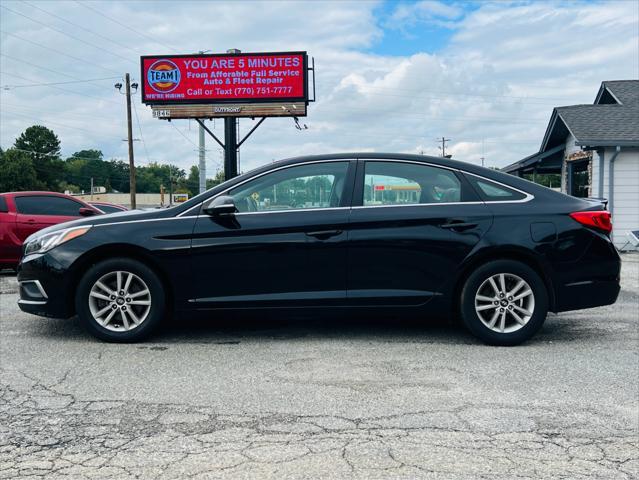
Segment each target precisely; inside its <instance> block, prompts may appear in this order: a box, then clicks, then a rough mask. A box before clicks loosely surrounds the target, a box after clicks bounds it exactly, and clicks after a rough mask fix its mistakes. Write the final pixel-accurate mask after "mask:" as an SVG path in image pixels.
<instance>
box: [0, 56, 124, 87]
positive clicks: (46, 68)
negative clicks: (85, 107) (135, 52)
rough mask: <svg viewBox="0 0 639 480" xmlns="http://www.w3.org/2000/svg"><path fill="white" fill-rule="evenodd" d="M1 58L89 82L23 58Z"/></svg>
mask: <svg viewBox="0 0 639 480" xmlns="http://www.w3.org/2000/svg"><path fill="white" fill-rule="evenodd" d="M0 56H2V57H6V58H10V59H11V60H13V61H16V62H20V63H24V64H25V65H30V66H32V67H35V68H40V69H42V70H46V71H47V72H51V73H55V74H57V75H62V76H63V77H67V78H72V79H74V80H80V81H83V82H84V81H88V80H82V79H81V78H78V77H75V76H73V75H69V74H68V73H64V72H60V71H58V70H53V69H52V68H48V67H43V66H42V65H38V64H36V63H31V62H27V61H26V60H23V59H21V58H17V57H12V56H11V55H7V54H6V53H0ZM108 78H111V79H115V78H121V77H119V76H118V77H108ZM88 82H89V83H92V82H91V81H88ZM96 86H99V87H100V88H103V85H99V84H97V83H96Z"/></svg>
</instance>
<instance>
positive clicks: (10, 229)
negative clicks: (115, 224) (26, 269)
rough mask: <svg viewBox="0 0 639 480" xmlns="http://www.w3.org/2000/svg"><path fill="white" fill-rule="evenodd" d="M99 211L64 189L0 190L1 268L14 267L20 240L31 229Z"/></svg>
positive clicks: (18, 253)
mask: <svg viewBox="0 0 639 480" xmlns="http://www.w3.org/2000/svg"><path fill="white" fill-rule="evenodd" d="M100 214H102V212H101V211H100V210H98V209H97V208H95V207H92V206H91V205H89V204H88V203H85V202H83V201H82V200H78V199H77V198H73V197H71V196H69V195H64V194H63V193H55V192H10V193H0V269H1V268H15V267H16V265H17V264H18V262H19V260H20V255H21V250H22V243H23V242H24V240H25V239H26V238H27V237H28V236H29V235H31V234H32V233H35V232H37V231H38V230H42V229H43V228H46V227H50V226H51V225H56V224H58V223H63V222H68V221H70V220H77V219H78V218H80V217H88V216H91V215H100Z"/></svg>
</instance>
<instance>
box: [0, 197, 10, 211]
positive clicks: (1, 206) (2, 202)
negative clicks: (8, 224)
mask: <svg viewBox="0 0 639 480" xmlns="http://www.w3.org/2000/svg"><path fill="white" fill-rule="evenodd" d="M8 211H9V208H8V207H7V199H6V198H4V197H0V213H6V212H8Z"/></svg>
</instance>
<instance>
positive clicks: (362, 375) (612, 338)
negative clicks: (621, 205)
mask: <svg viewBox="0 0 639 480" xmlns="http://www.w3.org/2000/svg"><path fill="white" fill-rule="evenodd" d="M622 284H623V286H622V293H621V296H620V298H619V301H618V302H617V304H615V305H613V306H609V307H604V308H598V309H591V310H585V311H579V312H566V313H562V314H559V315H550V316H549V318H548V321H547V322H546V324H545V326H544V328H543V330H542V331H541V332H540V334H538V335H537V336H536V337H535V338H534V339H533V340H532V341H531V342H529V343H527V344H525V345H523V346H519V347H514V348H496V347H487V346H484V345H482V344H480V343H479V342H477V341H476V340H474V339H473V338H472V337H471V336H469V335H468V334H467V333H466V332H465V331H464V330H462V329H461V328H460V327H454V326H450V325H448V324H443V323H441V322H437V323H426V322H419V321H416V320H415V319H406V318H400V317H395V316H392V315H390V316H385V317H383V318H379V317H375V316H370V317H369V316H367V315H364V316H362V315H359V316H357V317H351V316H349V317H345V316H332V317H331V318H328V319H327V318H321V317H314V316H313V315H307V316H304V317H301V316H299V315H289V316H286V317H284V316H282V317H280V316H279V315H280V314H271V315H268V316H263V317H262V316H259V315H258V316H256V317H253V318H230V317H223V318H216V319H215V320H209V321H206V320H197V321H196V320H191V321H186V320H185V321H182V322H179V323H174V324H171V325H167V326H165V327H164V328H163V330H162V331H161V332H160V333H159V334H158V335H156V336H155V337H153V338H152V339H151V340H150V341H149V342H147V343H144V344H136V345H112V344H106V343H100V342H98V341H96V340H94V339H93V338H92V337H90V336H89V335H88V334H86V333H85V332H84V331H83V330H82V328H81V327H80V325H79V324H78V322H77V320H76V319H72V320H51V319H44V318H38V317H34V316H30V315H27V314H24V313H22V312H20V311H19V310H18V308H17V306H16V301H17V293H16V291H17V285H16V281H15V277H13V276H10V275H8V274H4V275H0V374H1V377H0V395H1V398H0V478H2V479H6V478H24V479H28V478H34V479H35V478H38V479H41V478H47V479H51V478H53V479H57V478H60V479H75V478H77V479H85V478H105V479H107V478H115V479H129V478H143V479H147V478H155V479H183V478H193V479H209V478H210V479H215V478H277V479H305V478H308V479H316V478H331V479H333V478H355V479H395V478H410V479H413V478H433V479H435V478H436V479H442V478H445V479H469V478H491V479H495V478H497V479H500V478H503V479H514V478H521V479H524V478H530V479H539V478H558V479H559V478H566V479H582V478H596V479H608V478H610V479H613V478H614V479H632V478H638V477H639V356H638V355H639V255H636V254H635V255H630V254H628V255H624V256H623V273H622Z"/></svg>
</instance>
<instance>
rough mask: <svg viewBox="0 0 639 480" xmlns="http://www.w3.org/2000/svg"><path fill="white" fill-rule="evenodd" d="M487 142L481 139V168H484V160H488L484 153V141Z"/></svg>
mask: <svg viewBox="0 0 639 480" xmlns="http://www.w3.org/2000/svg"><path fill="white" fill-rule="evenodd" d="M485 140H486V139H485V138H482V139H481V157H480V158H481V166H482V167H483V166H484V160H486V154H485V153H484V143H485V142H484V141H485Z"/></svg>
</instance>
